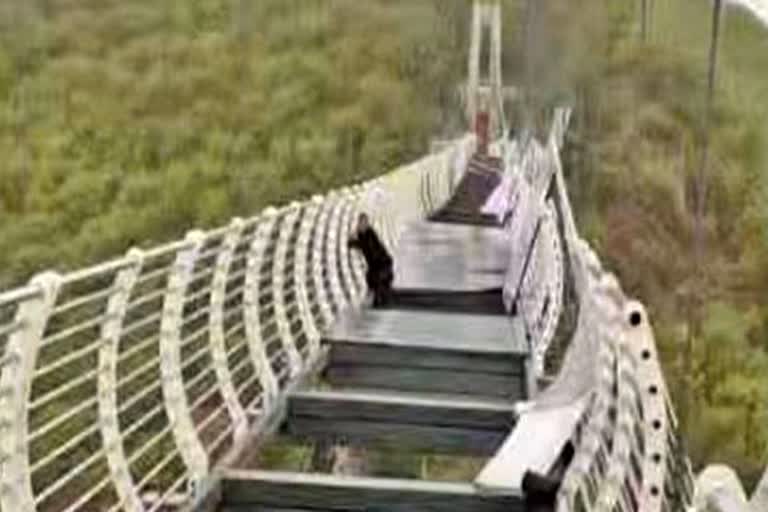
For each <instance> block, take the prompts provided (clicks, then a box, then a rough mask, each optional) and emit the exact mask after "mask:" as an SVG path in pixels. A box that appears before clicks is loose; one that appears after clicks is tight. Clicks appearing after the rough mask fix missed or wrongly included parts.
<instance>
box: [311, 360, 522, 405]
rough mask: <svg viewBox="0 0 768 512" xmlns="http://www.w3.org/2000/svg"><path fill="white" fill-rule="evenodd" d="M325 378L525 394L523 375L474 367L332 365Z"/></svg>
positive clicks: (500, 395)
mask: <svg viewBox="0 0 768 512" xmlns="http://www.w3.org/2000/svg"><path fill="white" fill-rule="evenodd" d="M324 376H325V379H326V380H327V381H328V382H329V383H330V384H331V385H332V386H335V387H343V388H378V389H387V390H398V391H414V392H416V391H418V392H423V393H441V394H442V393H449V394H456V395H471V396H472V397H480V398H483V399H485V398H497V399H508V400H520V399H522V398H524V397H525V383H524V378H523V377H522V376H519V375H488V374H484V373H479V372H472V371H460V370H436V369H429V368H414V367H410V368H408V367H389V366H379V365H375V364H371V365H352V366H342V365H332V366H330V367H329V368H328V369H327V370H326V371H325V374H324Z"/></svg>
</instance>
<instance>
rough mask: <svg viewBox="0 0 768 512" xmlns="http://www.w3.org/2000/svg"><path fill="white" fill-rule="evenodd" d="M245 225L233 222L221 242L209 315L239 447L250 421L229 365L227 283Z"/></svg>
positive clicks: (213, 347)
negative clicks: (225, 311)
mask: <svg viewBox="0 0 768 512" xmlns="http://www.w3.org/2000/svg"><path fill="white" fill-rule="evenodd" d="M243 227H244V222H243V220H242V219H239V218H236V219H234V220H232V223H231V224H230V226H229V229H228V230H227V232H226V235H224V239H223V240H222V241H221V248H220V249H219V254H218V255H217V256H216V267H215V272H214V274H213V278H212V280H211V311H210V315H209V322H210V329H209V340H210V344H211V359H212V361H213V367H214V370H215V371H216V378H217V379H218V381H219V389H220V390H221V396H222V398H223V399H224V405H225V406H226V408H227V411H228V412H229V416H230V418H231V421H232V425H233V427H234V434H233V437H234V442H235V443H236V444H237V443H239V442H240V441H242V440H243V439H245V437H246V435H247V434H248V418H247V416H246V414H245V409H244V408H243V406H242V404H241V403H240V400H239V399H238V397H237V390H236V389H235V385H234V383H233V382H232V373H231V371H230V369H229V364H228V361H227V359H228V358H227V343H226V335H225V333H224V316H225V315H224V308H225V307H226V304H225V302H226V298H227V283H228V278H229V273H230V266H231V264H232V257H233V255H234V253H235V250H236V249H237V244H238V242H239V241H240V238H241V236H242V233H243Z"/></svg>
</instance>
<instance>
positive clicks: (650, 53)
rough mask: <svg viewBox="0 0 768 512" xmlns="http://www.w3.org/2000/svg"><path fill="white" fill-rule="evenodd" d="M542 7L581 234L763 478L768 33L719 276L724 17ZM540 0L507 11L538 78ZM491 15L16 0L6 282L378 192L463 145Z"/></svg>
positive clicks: (705, 412) (509, 65)
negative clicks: (714, 59) (715, 73)
mask: <svg viewBox="0 0 768 512" xmlns="http://www.w3.org/2000/svg"><path fill="white" fill-rule="evenodd" d="M533 3H534V4H535V5H536V6H537V9H538V10H537V13H536V16H535V17H533V20H534V21H533V22H532V24H533V27H532V28H533V30H532V32H531V34H532V35H531V36H530V38H529V42H530V43H531V44H530V45H529V55H530V56H531V58H532V62H531V64H532V65H531V66H529V67H528V68H527V69H528V73H530V75H529V76H530V80H531V81H532V83H535V84H536V89H535V94H533V95H531V99H532V101H533V106H538V107H548V106H551V105H552V104H554V103H556V102H563V101H568V102H571V103H572V104H573V105H574V106H575V107H576V109H577V111H576V117H575V119H574V126H573V130H572V132H571V134H570V135H569V142H568V146H569V147H568V150H567V154H566V168H567V171H568V178H569V181H570V192H571V195H572V197H573V200H574V204H575V206H576V208H577V218H578V221H579V224H580V226H581V228H582V230H583V232H584V233H585V234H586V235H587V237H588V238H589V239H590V241H592V242H593V243H594V245H595V247H596V249H597V250H598V252H599V253H600V254H601V256H602V257H603V258H604V260H605V261H606V263H607V264H608V265H609V267H610V268H612V269H613V270H614V271H615V272H616V273H617V274H619V276H620V278H621V280H622V283H623V284H624V286H625V289H626V290H627V292H628V293H629V294H631V295H633V296H635V297H638V298H639V299H640V300H642V301H643V302H645V303H646V304H648V306H649V309H650V310H651V314H652V315H653V322H654V325H655V327H656V329H657V334H658V338H659V342H660V345H661V347H662V350H663V352H664V357H665V365H666V371H667V376H668V383H669V386H670V388H671V390H672V392H673V395H674V396H673V398H674V399H675V402H676V406H677V410H678V411H679V412H680V413H681V417H682V418H683V419H684V420H685V424H686V438H687V441H688V448H689V451H690V453H691V455H692V457H693V460H694V463H695V464H696V466H697V468H698V467H700V465H701V464H703V463H709V462H726V463H729V464H731V465H733V466H735V467H736V468H737V469H738V470H739V472H740V473H741V475H742V477H743V478H744V479H745V481H747V482H749V483H754V481H755V479H756V478H757V476H758V475H759V468H760V467H761V466H762V465H764V464H765V462H766V455H767V454H768V303H766V298H765V296H764V293H763V291H764V290H765V289H766V287H767V286H768V229H767V226H768V206H766V205H768V177H767V175H766V173H765V172H763V171H764V169H765V168H766V164H768V125H766V123H765V119H768V101H766V99H768V72H767V71H766V69H768V57H766V56H767V55H768V38H767V37H766V32H765V31H764V29H762V28H761V27H759V26H758V25H757V23H756V22H755V21H754V20H753V19H751V18H750V17H749V16H748V15H746V14H744V13H743V12H741V11H737V10H729V13H728V16H727V19H726V21H725V29H724V34H723V40H722V44H721V50H722V52H721V57H722V60H721V67H720V74H719V80H718V87H717V101H716V105H715V110H714V117H713V131H712V158H711V165H710V169H709V174H708V184H709V197H708V203H707V205H708V208H707V215H706V218H705V222H704V226H705V231H706V242H707V243H706V252H705V255H704V260H703V263H702V265H701V266H700V267H699V268H697V267H696V266H694V265H691V261H693V256H692V229H693V224H694V223H693V207H692V200H691V197H692V191H693V189H694V184H695V180H694V178H695V176H696V173H697V171H698V169H699V166H700V162H701V143H702V119H703V114H702V111H703V105H704V97H705V88H706V83H705V73H706V58H707V50H708V37H709V25H710V18H709V12H708V8H707V7H708V5H709V4H708V3H706V2H701V1H700V0H674V1H669V2H653V5H654V6H655V7H654V10H653V12H652V16H651V22H650V34H651V37H650V40H649V41H648V42H647V43H643V42H642V41H641V40H640V36H639V32H640V30H639V26H638V25H639V19H638V18H639V16H638V10H637V5H635V4H636V3H633V2H616V1H614V0H590V1H589V2H561V1H557V0H550V1H540V0H534V2H533ZM522 5H523V1H522V0H508V1H507V2H506V11H505V17H506V21H505V22H506V28H505V36H504V37H505V74H506V75H507V79H508V80H509V81H511V82H513V83H518V84H519V83H523V82H524V77H525V69H526V66H524V65H523V62H524V55H525V52H524V47H523V45H522V44H521V43H522V41H523V38H522V36H521V30H520V28H521V25H522V14H523V10H522V9H521V6H522ZM469 6H470V2H469V1H468V0H453V1H451V0H400V1H393V0H258V1H255V0H254V1H248V0H163V1H162V2H158V1H156V0H154V1H153V0H37V1H31V0H5V1H4V2H2V4H1V5H0V152H2V154H3V156H4V158H3V159H2V161H0V286H1V287H3V288H4V287H7V286H8V285H10V284H15V283H19V282H22V281H24V280H25V279H27V278H28V277H29V276H30V275H31V274H32V273H33V272H35V271H37V270H40V269H42V268H45V267H57V268H60V269H64V268H71V267H73V266H79V265H82V264H85V263H88V262H93V261H98V260H102V259H105V258H107V257H112V256H115V255H117V254H120V253H121V252H122V251H124V250H126V249H127V248H128V247H129V246H131V245H150V244H154V243H158V242H161V241H165V240H170V239H173V238H177V237H180V236H182V235H183V232H184V231H185V230H187V229H189V228H191V227H192V226H211V225H214V224H220V223H223V222H226V221H227V219H228V218H230V217H231V216H233V215H251V214H254V213H256V212H258V211H259V209H260V208H262V207H263V206H265V205H267V204H275V203H282V202H286V201H289V200H292V199H294V198H299V197H306V196H307V195H310V194H312V193H316V192H320V191H323V190H326V189H328V188H331V187H335V186H339V185H341V184H348V183H351V182H354V181H358V180H360V179H363V178H365V177H369V176H372V175H375V174H377V173H380V172H382V171H385V170H387V169H390V168H392V167H394V166H396V165H398V164H399V163H401V162H404V161H407V160H409V159H412V158H415V157H417V156H419V155H421V154H423V153H424V152H425V150H426V149H427V147H428V144H429V140H430V138H431V137H433V136H446V135H455V134H457V133H459V132H461V131H462V130H463V124H462V120H461V115H460V106H459V99H458V97H457V94H456V89H457V86H458V85H459V83H460V82H461V80H462V78H463V76H464V73H465V55H466V46H467V44H466V30H467V24H468V20H469ZM541 110H542V111H545V110H546V109H543V108H542V109H541ZM519 119H520V118H519V116H516V117H515V119H513V122H516V123H519ZM538 119H540V120H543V119H545V117H544V116H539V117H538ZM692 310H695V311H696V312H698V314H700V315H701V318H702V323H701V324H702V325H701V326H702V328H701V334H700V335H697V336H695V337H691V336H689V333H690V332H691V331H690V327H691V321H690V320H691V315H692ZM689 342H690V343H689Z"/></svg>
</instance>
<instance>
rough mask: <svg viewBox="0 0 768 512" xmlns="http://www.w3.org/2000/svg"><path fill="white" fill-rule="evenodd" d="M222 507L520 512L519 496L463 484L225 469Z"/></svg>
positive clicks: (390, 511) (420, 511) (422, 511)
mask: <svg viewBox="0 0 768 512" xmlns="http://www.w3.org/2000/svg"><path fill="white" fill-rule="evenodd" d="M222 505H223V508H224V509H227V508H235V510H240V509H242V508H243V507H244V506H248V505H253V506H261V507H265V506H270V507H273V508H276V509H280V508H288V509H291V508H293V509H305V508H310V509H314V510H318V509H319V510H333V511H350V512H351V511H359V510H368V511H382V512H383V511H387V512H427V511H441V512H452V511H456V512H458V511H461V512H467V511H470V510H471V511H473V512H486V511H487V512H516V511H522V510H523V508H522V501H521V499H520V498H519V497H514V496H503V497H488V496H481V495H479V494H478V493H477V492H476V491H475V488H474V487H473V486H472V485H471V484H468V483H444V482H429V481H416V480H401V479H389V478H363V477H349V476H345V477H339V476H331V475H318V474H302V473H288V472H277V471H228V472H226V473H225V474H224V503H223V504H222Z"/></svg>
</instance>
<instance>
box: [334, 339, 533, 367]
mask: <svg viewBox="0 0 768 512" xmlns="http://www.w3.org/2000/svg"><path fill="white" fill-rule="evenodd" d="M330 350H331V353H330V364H331V365H334V364H340V365H347V364H355V363H363V364H368V365H370V364H377V365H384V366H408V367H417V368H435V369H440V368H442V369H457V370H462V369H463V370H465V371H469V370H471V371H475V372H478V373H491V374H507V375H523V373H524V368H525V359H524V356H522V355H517V354H509V355H504V356H503V357H499V355H498V354H485V353H478V352H472V351H445V350H440V349H431V348H425V347H397V346H392V345H372V344H360V343H355V342H340V341H336V342H333V344H332V345H331V347H330Z"/></svg>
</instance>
